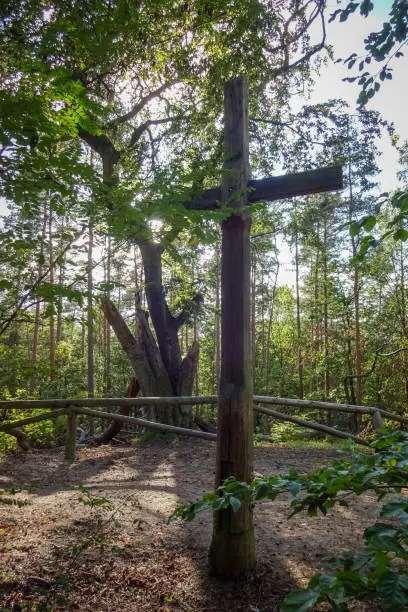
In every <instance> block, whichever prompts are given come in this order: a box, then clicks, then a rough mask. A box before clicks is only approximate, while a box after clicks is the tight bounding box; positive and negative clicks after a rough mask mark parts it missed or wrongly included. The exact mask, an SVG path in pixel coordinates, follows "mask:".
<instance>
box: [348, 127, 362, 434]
mask: <svg viewBox="0 0 408 612" xmlns="http://www.w3.org/2000/svg"><path fill="white" fill-rule="evenodd" d="M349 128H350V126H349V121H347V137H348V138H347V140H348V143H350V138H349ZM348 180H349V223H351V222H352V221H353V220H354V194H353V182H352V176H351V154H350V145H349V163H348ZM351 249H352V254H353V257H355V256H356V255H357V242H356V238H355V236H352V237H351ZM353 298H354V320H355V324H354V331H355V333H354V344H355V359H354V363H355V380H356V385H355V399H356V402H357V404H359V405H361V404H362V403H363V378H362V371H363V356H362V351H361V332H360V275H359V267H358V264H354V265H353ZM352 384H353V382H352V380H350V386H352ZM361 427H362V418H361V415H359V414H355V418H354V429H355V431H356V432H358V431H360V430H361Z"/></svg>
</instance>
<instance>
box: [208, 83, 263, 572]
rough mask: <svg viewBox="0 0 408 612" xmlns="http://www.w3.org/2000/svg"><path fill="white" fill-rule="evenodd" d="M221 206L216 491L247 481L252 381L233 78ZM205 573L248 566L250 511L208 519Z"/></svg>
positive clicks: (242, 133) (239, 114) (241, 131)
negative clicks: (231, 480) (226, 213)
mask: <svg viewBox="0 0 408 612" xmlns="http://www.w3.org/2000/svg"><path fill="white" fill-rule="evenodd" d="M224 122H225V126H224V144H225V166H224V167H225V176H224V181H223V187H222V197H223V201H224V203H225V204H226V205H227V206H229V207H231V208H232V209H234V212H233V214H231V215H230V217H228V219H226V220H225V221H223V223H222V264H221V285H222V289H221V311H222V324H221V328H222V331H221V355H222V365H221V377H220V397H219V404H218V408H219V410H218V428H217V432H218V433H217V464H216V483H215V484H216V487H218V486H219V485H220V484H221V483H222V482H223V480H224V479H225V478H227V477H229V476H234V477H235V478H237V480H240V481H245V482H250V481H251V477H252V437H253V418H252V379H251V364H250V361H251V357H250V329H249V304H250V296H249V287H250V227H251V219H250V216H249V215H248V213H247V212H245V211H244V210H243V208H244V207H245V206H246V204H247V186H248V172H249V161H248V160H249V157H248V85H247V81H246V80H245V79H244V78H242V77H238V78H236V79H233V80H231V81H229V82H228V83H226V85H225V89H224ZM209 560H210V566H211V570H212V572H213V573H214V574H216V575H218V576H223V577H226V578H234V577H236V576H238V575H239V574H241V573H242V572H243V571H245V570H247V569H249V568H251V567H253V565H254V563H255V540H254V528H253V522H252V510H251V508H250V506H249V504H243V505H242V506H241V508H240V510H238V512H233V511H232V509H231V508H229V509H226V510H222V511H221V512H216V513H215V514H214V527H213V537H212V542H211V546H210V551H209Z"/></svg>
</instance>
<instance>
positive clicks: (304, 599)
mask: <svg viewBox="0 0 408 612" xmlns="http://www.w3.org/2000/svg"><path fill="white" fill-rule="evenodd" d="M318 599H319V591H316V590H315V589H303V590H302V591H294V592H293V593H290V595H288V596H287V597H285V599H284V601H283V604H282V607H281V612H306V610H310V609H311V608H313V606H314V605H315V603H317V601H318Z"/></svg>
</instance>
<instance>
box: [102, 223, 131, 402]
mask: <svg viewBox="0 0 408 612" xmlns="http://www.w3.org/2000/svg"><path fill="white" fill-rule="evenodd" d="M111 260H112V240H111V237H110V235H108V237H107V243H106V283H107V290H106V296H107V299H108V301H109V302H110V299H111V289H110V285H111V267H112V261H111ZM135 316H136V315H135ZM104 323H105V395H107V396H109V395H110V393H111V391H112V374H111V345H112V342H111V328H110V325H109V323H108V321H107V320H106V319H105V320H104Z"/></svg>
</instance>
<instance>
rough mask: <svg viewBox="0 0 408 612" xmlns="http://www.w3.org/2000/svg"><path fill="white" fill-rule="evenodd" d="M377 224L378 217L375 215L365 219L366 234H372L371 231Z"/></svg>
mask: <svg viewBox="0 0 408 612" xmlns="http://www.w3.org/2000/svg"><path fill="white" fill-rule="evenodd" d="M376 223H377V217H375V216H374V215H370V216H369V217H366V218H365V219H364V222H363V227H364V229H365V231H366V232H371V230H372V229H373V227H374V226H375V224H376Z"/></svg>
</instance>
